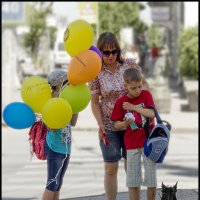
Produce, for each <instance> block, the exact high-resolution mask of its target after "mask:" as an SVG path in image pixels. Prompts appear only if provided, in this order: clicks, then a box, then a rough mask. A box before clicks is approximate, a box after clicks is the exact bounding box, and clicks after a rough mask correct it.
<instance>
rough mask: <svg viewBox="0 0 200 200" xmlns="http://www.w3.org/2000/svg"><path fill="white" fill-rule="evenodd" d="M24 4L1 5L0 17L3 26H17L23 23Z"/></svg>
mask: <svg viewBox="0 0 200 200" xmlns="http://www.w3.org/2000/svg"><path fill="white" fill-rule="evenodd" d="M24 6H25V4H24V2H22V1H21V2H14V1H11V2H7V1H4V2H2V4H1V16H2V23H3V24H9V23H12V24H15V23H16V24H18V23H23V22H25V12H24V10H25V8H24Z"/></svg>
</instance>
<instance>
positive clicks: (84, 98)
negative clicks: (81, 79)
mask: <svg viewBox="0 0 200 200" xmlns="http://www.w3.org/2000/svg"><path fill="white" fill-rule="evenodd" d="M59 97H61V98H63V99H65V100H67V101H68V102H69V104H70V105H71V107H72V113H73V114H75V113H78V112H80V111H82V110H83V109H84V108H85V107H86V106H87V105H88V103H89V102H90V99H91V95H90V89H89V87H88V86H87V85H86V84H81V85H68V86H66V87H65V88H64V89H63V90H62V91H61V92H60V94H59Z"/></svg>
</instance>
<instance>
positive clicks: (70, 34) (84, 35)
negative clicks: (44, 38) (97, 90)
mask: <svg viewBox="0 0 200 200" xmlns="http://www.w3.org/2000/svg"><path fill="white" fill-rule="evenodd" d="M93 38H94V31H93V28H92V26H91V25H90V24H89V23H88V22H86V21H84V20H75V21H73V22H72V23H71V24H69V26H68V27H67V28H66V30H65V32H64V48H65V50H66V51H67V53H68V54H69V55H70V56H72V57H73V56H75V55H76V54H77V53H79V52H81V51H84V50H87V49H89V47H90V46H91V44H92V42H93Z"/></svg>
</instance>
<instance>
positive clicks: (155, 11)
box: [151, 6, 170, 21]
mask: <svg viewBox="0 0 200 200" xmlns="http://www.w3.org/2000/svg"><path fill="white" fill-rule="evenodd" d="M151 17H152V20H153V21H168V20H170V9H169V7H163V6H157V7H152V8H151Z"/></svg>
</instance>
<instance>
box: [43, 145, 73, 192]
mask: <svg viewBox="0 0 200 200" xmlns="http://www.w3.org/2000/svg"><path fill="white" fill-rule="evenodd" d="M44 147H45V155H46V159H47V170H48V173H47V175H48V176H47V186H46V189H48V190H50V191H52V192H56V191H59V190H60V188H61V186H62V183H63V177H64V175H65V172H66V170H67V167H68V164H69V159H70V155H67V158H66V159H65V157H66V155H65V154H61V153H57V152H55V151H52V149H50V148H49V146H48V144H47V142H45V146H44ZM64 159H65V161H64ZM63 161H64V163H63ZM62 165H63V166H62ZM61 166H62V168H61ZM60 168H61V170H60V171H59V169H60ZM58 171H59V173H58Z"/></svg>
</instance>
